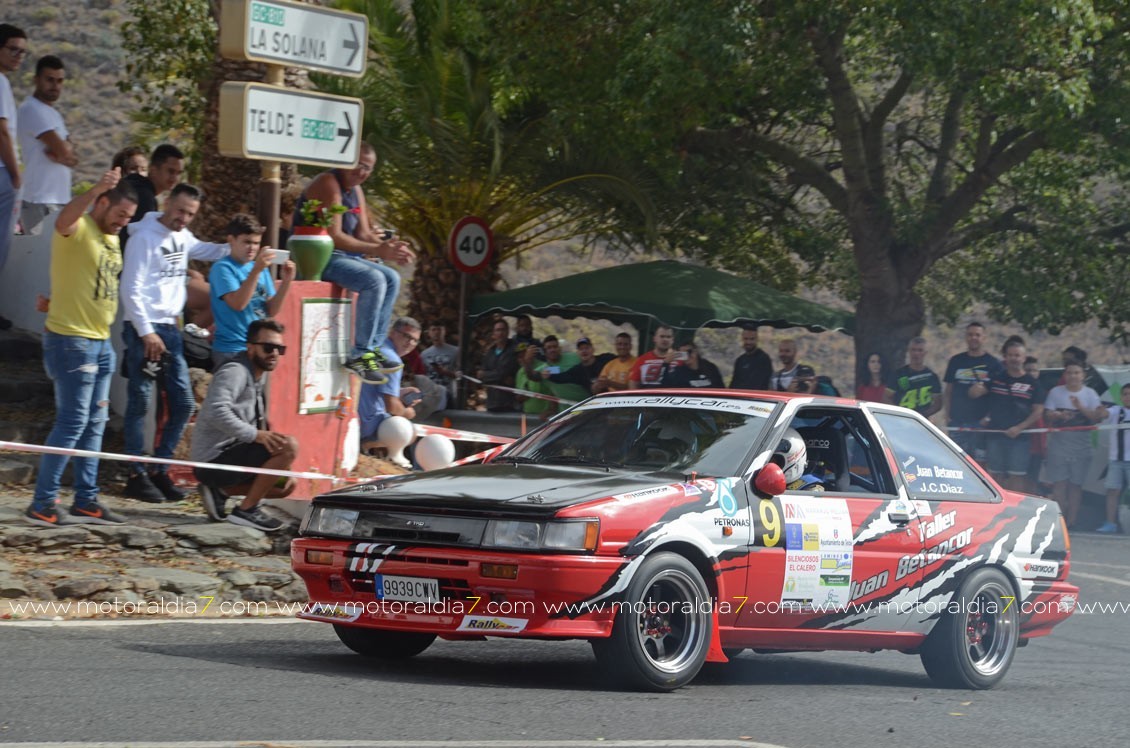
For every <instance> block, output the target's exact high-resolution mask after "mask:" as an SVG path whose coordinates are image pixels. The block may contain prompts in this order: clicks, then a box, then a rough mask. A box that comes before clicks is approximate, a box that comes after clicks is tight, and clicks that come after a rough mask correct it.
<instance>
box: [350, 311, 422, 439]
mask: <svg viewBox="0 0 1130 748" xmlns="http://www.w3.org/2000/svg"><path fill="white" fill-rule="evenodd" d="M419 342H420V323H419V322H417V321H416V320H414V319H412V318H411V317H401V318H400V319H398V320H396V321H395V322H393V323H392V327H391V328H390V329H389V333H388V337H387V338H385V341H384V342H383V343H381V345H380V349H381V353H382V354H383V355H384V357H385V360H386V361H389V362H391V363H392V364H393V365H396V364H402V363H403V361H402V360H401V356H403V355H404V354H406V353H408V352H409V351H411V350H412V349H413V348H415V347H416V345H417V344H419ZM402 373H403V366H401V367H400V368H397V369H396V370H395V371H391V372H389V373H388V375H387V376H388V381H387V382H384V383H383V384H372V385H370V386H368V387H362V388H361V395H360V396H359V400H358V402H357V417H358V418H360V419H361V442H362V443H364V442H368V441H375V440H376V439H377V431H378V430H379V429H380V426H381V422H382V421H384V420H385V419H386V418H388V417H389V416H403V417H404V418H407V419H408V420H412V419H413V418H415V417H416V409H415V408H413V407H412V404H413V403H415V402H417V401H418V400H420V390H419V389H418V388H416V387H401V386H400V375H401V374H402Z"/></svg>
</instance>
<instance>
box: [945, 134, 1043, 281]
mask: <svg viewBox="0 0 1130 748" xmlns="http://www.w3.org/2000/svg"><path fill="white" fill-rule="evenodd" d="M1016 135H1017V131H1015V130H1014V131H1010V132H1009V133H1006V134H1005V135H1002V136H1001V140H1008V141H1010V142H1011V144H1010V145H1007V146H1005V147H1003V148H998V147H997V145H999V141H998V144H997V145H994V146H993V149H992V151H991V153H990V155H989V160H988V162H987V163H986V164H985V165H984V167H981V168H976V169H974V170H973V171H972V172H970V173H969V174H968V175H967V176H966V177H965V179H964V180H962V182H961V184H960V185H958V186H957V188H956V189H955V190H954V191H953V192H952V193H951V194H950V195H949V197H947V198H946V199H945V200H944V201H943V202H942V204H941V206H940V207H939V208H938V211H937V213H936V214H935V215H934V218H933V220H932V221H931V222H930V224H929V225H928V226H927V227H926V231H925V246H926V247H927V249H928V251H929V252H930V254H931V256H932V257H934V259H938V258H939V257H941V256H942V254H939V253H940V252H941V251H942V250H943V249H944V247H945V245H946V242H947V238H948V237H949V235H950V233H951V232H952V231H953V229H954V226H956V225H957V223H958V221H960V220H961V219H962V218H964V217H965V216H967V215H969V212H970V211H971V210H973V206H975V205H976V204H977V201H978V200H980V199H981V197H982V196H983V195H984V194H985V191H986V190H988V189H989V188H990V187H992V186H993V185H994V184H996V183H997V181H998V180H999V179H1000V178H1001V176H1002V175H1003V174H1006V173H1008V172H1009V171H1010V170H1012V169H1014V168H1016V167H1017V166H1019V165H1020V164H1022V163H1024V162H1025V161H1026V160H1028V158H1029V157H1030V156H1031V155H1032V154H1033V153H1035V152H1036V151H1038V150H1040V149H1041V148H1043V147H1044V146H1045V145H1046V144H1047V137H1046V136H1045V135H1044V133H1042V132H1029V133H1027V134H1024V135H1021V136H1019V137H1016Z"/></svg>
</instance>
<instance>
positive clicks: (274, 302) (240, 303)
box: [208, 213, 296, 368]
mask: <svg viewBox="0 0 1130 748" xmlns="http://www.w3.org/2000/svg"><path fill="white" fill-rule="evenodd" d="M227 235H228V244H230V245H231V255H230V256H228V257H225V258H224V259H222V260H220V261H219V262H217V263H216V264H214V265H213V266H212V271H211V272H210V273H209V274H208V283H209V284H210V285H211V294H212V316H213V317H215V319H216V333H215V335H214V336H213V338H212V362H213V363H214V364H215V366H216V368H219V367H220V366H222V365H223V364H225V363H227V362H228V361H231V360H232V359H234V358H235V357H236V356H237V355H239V354H240V353H242V352H243V351H245V350H247V329H248V328H249V327H250V326H251V323H252V322H254V321H255V320H257V319H265V318H267V317H274V316H276V315H277V314H278V313H279V310H280V309H282V304H283V299H285V298H286V292H287V291H288V290H290V282H291V281H292V280H294V277H295V272H296V271H295V265H294V262H293V261H291V260H287V261H286V262H285V263H283V267H282V277H281V279H280V281H281V282H280V283H279V288H278V293H276V292H275V284H274V281H273V280H271V273H270V271H268V270H267V268H268V267H270V265H271V260H272V259H274V256H275V253H274V251H273V250H271V249H270V248H267V247H264V248H263V249H262V250H260V248H259V242H260V241H261V240H262V238H263V226H262V225H261V224H260V223H259V222H258V221H257V220H255V218H254V217H252V216H249V215H247V214H246V213H238V214H236V215H235V216H233V217H232V219H231V222H230V223H229V224H228V228H227Z"/></svg>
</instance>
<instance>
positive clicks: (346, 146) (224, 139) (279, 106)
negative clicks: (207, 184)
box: [220, 83, 365, 167]
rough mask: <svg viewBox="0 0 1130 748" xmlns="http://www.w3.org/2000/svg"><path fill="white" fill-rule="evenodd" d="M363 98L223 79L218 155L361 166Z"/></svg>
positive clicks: (326, 164)
mask: <svg viewBox="0 0 1130 748" xmlns="http://www.w3.org/2000/svg"><path fill="white" fill-rule="evenodd" d="M364 113H365V105H364V103H363V102H362V101H361V99H351V98H348V97H345V96H332V95H330V94H322V93H313V92H310V91H299V90H294V89H287V88H280V87H278V86H270V85H267V84H263V83H225V84H224V85H223V86H222V87H221V88H220V153H221V154H222V155H224V156H234V157H236V158H252V159H259V160H263V161H289V162H293V163H297V164H312V165H314V166H348V167H352V166H354V165H356V164H357V159H358V158H359V156H360V153H361V147H360V145H361V132H360V129H361V118H362V116H363V115H364Z"/></svg>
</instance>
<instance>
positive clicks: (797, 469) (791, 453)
mask: <svg viewBox="0 0 1130 748" xmlns="http://www.w3.org/2000/svg"><path fill="white" fill-rule="evenodd" d="M770 462H775V463H777V464H778V465H780V466H781V470H783V471H784V473H785V483H792V482H793V481H795V480H796V479H797V478H799V477H800V476H802V475H804V468H805V465H807V464H808V447H806V446H804V439H802V438H801V436H800V434H798V433H797V430H796V429H794V428H789V429H786V430H785V435H784V436H782V437H781V443H780V444H778V445H777V451H776V452H774V453H773V456H772V457H771V458H770Z"/></svg>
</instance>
